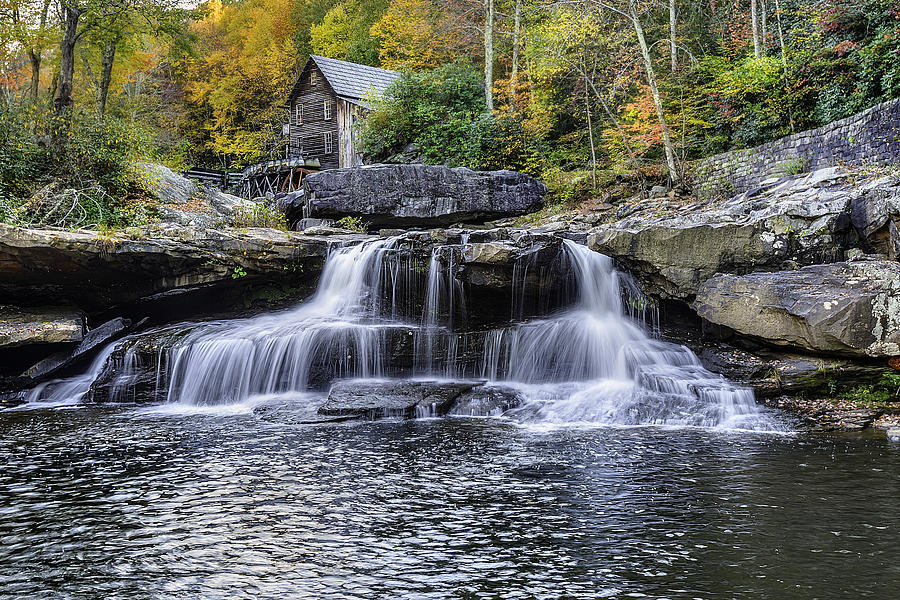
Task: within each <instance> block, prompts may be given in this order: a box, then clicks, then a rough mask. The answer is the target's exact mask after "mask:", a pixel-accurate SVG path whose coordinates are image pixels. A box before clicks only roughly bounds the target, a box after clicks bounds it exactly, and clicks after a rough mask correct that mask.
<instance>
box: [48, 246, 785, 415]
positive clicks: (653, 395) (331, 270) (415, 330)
mask: <svg viewBox="0 0 900 600" xmlns="http://www.w3.org/2000/svg"><path fill="white" fill-rule="evenodd" d="M402 241H403V238H402V236H401V237H394V238H388V239H380V240H375V241H369V242H365V243H363V244H359V245H356V246H352V247H339V248H335V249H334V250H333V251H332V252H331V253H330V255H329V257H328V260H327V262H326V265H325V269H324V271H323V273H322V277H321V280H320V284H319V287H318V290H317V292H316V294H315V295H314V296H313V298H312V299H311V300H309V301H308V302H306V303H304V304H302V305H300V306H298V307H297V308H295V309H292V310H288V311H284V312H279V313H273V314H268V315H263V316H259V317H254V318H250V319H240V320H230V321H218V322H214V323H207V324H200V325H197V326H195V327H194V328H193V330H192V331H191V332H190V333H189V334H188V335H186V336H184V337H181V338H180V339H179V340H178V341H176V342H174V343H173V344H172V345H170V346H169V347H167V349H166V356H167V361H166V367H165V370H166V371H167V376H159V377H157V379H158V380H159V381H160V382H162V385H164V386H165V388H166V389H165V390H163V393H162V394H160V393H159V392H158V393H157V396H161V397H165V398H166V399H167V402H169V403H173V404H181V405H191V406H213V405H231V404H237V403H240V402H244V401H246V400H248V399H250V398H252V397H262V396H271V395H277V394H282V393H286V392H304V391H308V390H316V389H319V390H324V389H327V386H328V385H329V384H330V383H331V382H332V381H334V380H337V379H347V378H356V379H372V378H398V379H399V378H405V379H408V378H410V377H418V378H430V379H435V378H439V379H486V380H489V381H492V382H500V383H502V384H503V385H505V386H507V387H513V388H515V389H516V390H518V392H519V393H520V395H522V396H523V397H524V398H525V399H526V401H525V403H524V404H523V405H521V406H519V407H517V408H515V409H512V410H509V411H507V412H506V414H507V415H508V416H510V417H512V418H515V419H517V420H519V421H523V422H551V423H573V422H580V423H586V422H589V423H604V424H618V425H636V424H668V425H690V426H706V427H729V428H748V429H767V430H772V429H778V428H779V426H778V424H777V423H776V422H775V421H774V420H773V419H772V418H771V417H770V416H769V415H768V414H767V413H766V412H765V411H764V409H761V408H760V407H758V406H757V404H756V403H755V402H754V400H753V395H752V392H750V391H749V390H746V389H743V388H739V387H736V386H734V385H732V384H731V383H729V382H728V381H727V380H725V379H724V378H722V377H720V376H717V375H714V374H712V373H710V372H709V371H707V370H705V369H704V368H703V367H702V366H701V365H700V363H699V361H698V359H697V357H696V356H695V355H694V354H693V353H692V352H691V351H690V350H688V349H687V348H686V347H684V346H678V345H675V344H670V343H666V342H661V341H658V340H654V339H652V338H651V337H650V336H648V334H647V333H646V330H645V327H646V319H644V323H643V324H642V323H641V322H640V321H641V319H640V317H644V316H645V315H646V313H645V312H644V311H642V310H640V305H641V301H640V299H641V296H640V294H639V292H638V291H637V290H635V289H630V290H629V289H628V288H629V287H633V286H634V284H633V282H631V281H630V279H627V278H625V279H623V277H622V275H621V274H620V273H617V272H616V270H615V268H614V265H613V262H612V260H611V259H609V258H608V257H606V256H603V255H601V254H597V253H595V252H592V251H590V250H588V249H587V248H585V247H583V246H579V245H577V244H575V243H573V242H570V241H565V242H563V244H564V245H563V251H562V254H563V256H562V261H563V262H564V263H565V265H564V268H565V271H567V272H571V273H572V282H573V283H574V286H573V287H574V289H575V300H574V302H572V304H571V306H569V307H568V308H566V309H565V310H562V311H558V312H556V313H553V314H550V315H549V316H546V317H544V318H540V319H536V320H533V321H530V322H525V323H520V324H516V325H512V326H510V327H504V328H499V329H493V330H490V331H486V332H484V331H482V332H468V333H458V332H456V331H455V325H456V324H455V323H454V315H465V311H466V308H468V309H469V310H475V307H467V302H466V297H465V293H464V287H463V285H462V284H461V282H460V281H458V280H457V278H456V276H455V269H456V265H455V263H454V261H455V260H456V258H455V257H456V256H457V254H456V251H459V250H461V246H455V247H454V246H438V247H435V248H434V249H433V251H432V254H431V259H430V261H429V264H428V269H427V273H425V281H424V290H421V289H416V286H417V285H419V284H417V283H416V281H419V280H417V279H416V276H415V275H416V272H418V269H416V268H415V266H414V265H413V261H412V259H411V258H410V253H409V252H406V251H405V249H404V248H403V247H402ZM516 273H517V274H519V275H520V276H521V277H523V278H524V277H525V276H527V265H525V266H524V267H521V268H518V269H516ZM623 281H624V287H625V290H624V291H625V292H626V293H625V294H624V297H625V298H628V299H629V302H628V304H627V305H626V304H623ZM420 292H424V294H423V295H422V296H421V302H420V303H417V302H416V301H415V300H414V298H417V297H419V294H420ZM522 298H523V296H522V293H521V292H520V290H517V289H516V286H515V285H514V289H513V290H512V303H513V304H512V306H511V307H510V311H511V313H512V314H513V315H514V316H516V315H518V317H519V320H521V312H522V306H523V300H522ZM416 306H419V307H420V308H419V309H416V308H415V307H416ZM629 314H630V316H628V315H629ZM464 350H465V351H464ZM108 353H109V351H107V355H108ZM463 355H466V356H467V357H469V358H467V359H466V360H462V359H461V358H460V357H461V356H463ZM472 355H474V356H475V357H476V358H475V359H472V358H471V356H472ZM126 356H127V354H126ZM98 360H99V359H98ZM160 364H162V361H160ZM95 367H96V369H94V370H95V371H99V369H100V368H101V367H102V365H100V366H97V365H95ZM93 375H96V372H95V373H93ZM122 380H128V377H123V378H122ZM73 381H74V380H73ZM78 381H79V383H77V385H76V384H74V383H73V384H72V385H73V386H75V387H77V390H75V391H76V392H77V393H78V394H79V397H80V396H83V395H84V394H85V393H86V392H87V390H88V388H89V387H90V381H91V375H90V374H89V375H85V376H83V377H82V378H79V380H78ZM59 389H62V388H59ZM73 389H74V387H73ZM54 393H56V392H54ZM39 397H41V394H40V392H38V393H37V395H36V396H35V399H37V398H39Z"/></svg>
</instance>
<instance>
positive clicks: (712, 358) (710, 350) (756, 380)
mask: <svg viewBox="0 0 900 600" xmlns="http://www.w3.org/2000/svg"><path fill="white" fill-rule="evenodd" d="M697 356H698V357H699V358H700V361H701V362H702V363H703V366H704V367H706V368H707V369H709V370H710V371H712V372H713V373H718V374H720V375H722V376H724V377H727V378H728V379H730V380H732V381H735V382H738V383H741V384H744V385H746V386H748V387H751V388H753V391H754V392H755V393H756V395H757V396H758V397H762V398H771V397H776V396H780V395H783V394H790V395H803V396H806V397H834V396H835V395H836V394H838V393H840V392H843V391H847V390H850V389H852V388H854V387H857V386H860V385H870V384H873V383H876V382H878V381H879V380H880V379H881V377H882V375H883V374H884V373H885V369H884V367H883V366H882V365H878V364H872V362H871V361H868V360H854V359H848V358H835V357H822V356H810V355H807V354H799V353H796V352H778V351H771V350H757V351H755V352H750V351H747V350H743V349H739V348H735V347H733V346H729V345H727V344H722V343H719V344H711V345H706V346H705V347H703V348H702V349H698V352H697Z"/></svg>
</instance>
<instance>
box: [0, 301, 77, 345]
mask: <svg viewBox="0 0 900 600" xmlns="http://www.w3.org/2000/svg"><path fill="white" fill-rule="evenodd" d="M84 332H85V314H84V313H83V312H82V311H80V310H78V309H76V308H70V307H54V306H51V307H46V306H45V307H37V308H18V307H15V306H3V305H0V349H6V348H14V347H19V346H31V345H35V344H40V345H50V344H65V343H72V342H75V343H77V342H80V341H81V339H82V338H83V337H84Z"/></svg>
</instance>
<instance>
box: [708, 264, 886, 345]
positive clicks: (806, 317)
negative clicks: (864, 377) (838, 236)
mask: <svg viewBox="0 0 900 600" xmlns="http://www.w3.org/2000/svg"><path fill="white" fill-rule="evenodd" d="M693 306H694V309H695V310H696V311H697V313H698V314H699V315H700V316H701V317H703V318H704V319H706V320H707V321H710V322H712V323H715V324H717V325H724V326H726V327H729V328H731V329H733V330H735V331H737V332H739V333H742V334H744V335H749V336H753V337H756V338H761V339H763V340H765V341H767V342H768V343H770V344H775V345H780V346H793V347H798V348H803V349H805V350H809V351H813V352H823V353H832V354H845V355H850V356H869V357H892V356H897V355H900V263H896V262H889V261H871V262H870V261H859V262H846V263H835V264H831V265H814V266H809V267H804V268H802V269H800V270H797V271H780V272H776V273H753V274H751V275H719V276H716V277H713V278H711V279H709V280H708V281H706V282H705V283H704V284H703V285H702V286H701V287H700V290H699V292H698V293H697V299H696V301H695V302H694V305H693Z"/></svg>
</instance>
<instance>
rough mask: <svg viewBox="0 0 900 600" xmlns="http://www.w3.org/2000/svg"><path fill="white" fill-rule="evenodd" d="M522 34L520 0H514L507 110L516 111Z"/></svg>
mask: <svg viewBox="0 0 900 600" xmlns="http://www.w3.org/2000/svg"><path fill="white" fill-rule="evenodd" d="M521 34H522V0H516V8H515V13H514V16H513V39H512V66H511V68H510V73H509V112H515V111H516V94H517V92H518V87H519V45H520V43H521V42H520V37H521Z"/></svg>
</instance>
